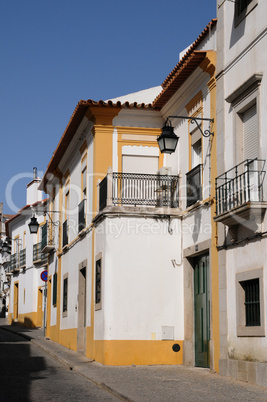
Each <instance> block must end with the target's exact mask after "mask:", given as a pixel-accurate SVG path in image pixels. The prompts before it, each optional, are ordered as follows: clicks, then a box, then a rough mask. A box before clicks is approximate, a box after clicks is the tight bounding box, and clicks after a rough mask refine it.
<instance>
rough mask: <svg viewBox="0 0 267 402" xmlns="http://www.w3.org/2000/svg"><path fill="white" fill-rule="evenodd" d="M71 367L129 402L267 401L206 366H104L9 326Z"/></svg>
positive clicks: (261, 391) (266, 394)
mask: <svg viewBox="0 0 267 402" xmlns="http://www.w3.org/2000/svg"><path fill="white" fill-rule="evenodd" d="M0 327H1V328H2V329H4V330H6V331H11V332H16V333H19V334H20V335H21V336H23V337H24V338H25V339H27V340H30V341H31V342H32V343H33V344H34V345H36V346H37V347H39V348H41V349H42V350H43V351H45V352H46V353H47V354H49V355H51V356H52V357H53V358H55V359H57V360H59V361H60V362H61V363H63V364H64V365H66V366H67V367H68V368H69V369H70V370H73V371H75V372H76V373H78V374H80V375H82V376H84V377H85V378H87V379H88V380H89V381H91V382H93V383H95V384H97V385H99V386H101V387H102V388H106V389H107V390H109V391H111V392H112V393H113V394H114V395H116V396H118V397H119V399H121V400H130V401H137V402H139V401H153V402H157V401H158V402H161V401H162V402H163V401H164V402H167V401H172V402H173V401H267V389H266V388H261V387H258V386H256V385H251V384H247V383H243V382H240V381H236V380H232V379H229V378H226V377H222V376H220V375H218V374H217V373H214V372H212V371H211V370H208V369H200V368H189V367H184V366H134V365H133V366H126V367H122V366H119V367H118V366H115V367H114V366H104V365H101V364H99V363H96V362H94V361H92V360H90V359H88V358H86V357H85V356H82V355H81V354H79V353H77V352H74V351H71V350H69V349H67V348H65V347H64V346H61V345H59V344H57V343H55V342H52V341H51V340H48V339H45V338H44V331H43V329H27V328H23V327H21V326H19V325H8V324H7V321H6V320H5V319H0Z"/></svg>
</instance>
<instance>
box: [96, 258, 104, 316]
mask: <svg viewBox="0 0 267 402" xmlns="http://www.w3.org/2000/svg"><path fill="white" fill-rule="evenodd" d="M101 308H102V259H101V258H98V259H97V260H96V263H95V309H96V310H100V309H101Z"/></svg>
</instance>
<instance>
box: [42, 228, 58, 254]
mask: <svg viewBox="0 0 267 402" xmlns="http://www.w3.org/2000/svg"><path fill="white" fill-rule="evenodd" d="M54 248H55V227H54V225H52V223H51V222H49V224H48V222H46V223H45V224H44V225H43V226H42V241H41V251H42V252H43V253H49V252H50V251H52V250H54Z"/></svg>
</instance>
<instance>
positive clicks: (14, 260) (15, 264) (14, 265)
mask: <svg viewBox="0 0 267 402" xmlns="http://www.w3.org/2000/svg"><path fill="white" fill-rule="evenodd" d="M18 256H19V255H18V253H15V254H11V257H10V270H11V271H14V270H15V269H18V268H19V258H18Z"/></svg>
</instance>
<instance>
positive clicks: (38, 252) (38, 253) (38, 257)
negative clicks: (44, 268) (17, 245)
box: [33, 242, 47, 264]
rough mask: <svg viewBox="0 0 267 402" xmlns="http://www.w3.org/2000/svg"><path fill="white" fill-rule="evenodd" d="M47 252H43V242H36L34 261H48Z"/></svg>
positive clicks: (35, 262)
mask: <svg viewBox="0 0 267 402" xmlns="http://www.w3.org/2000/svg"><path fill="white" fill-rule="evenodd" d="M46 258H47V254H46V253H42V243H41V242H40V243H36V244H34V245H33V263H34V264H38V263H44V262H46Z"/></svg>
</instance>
